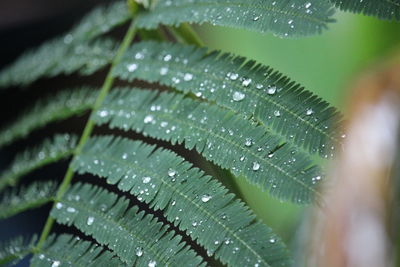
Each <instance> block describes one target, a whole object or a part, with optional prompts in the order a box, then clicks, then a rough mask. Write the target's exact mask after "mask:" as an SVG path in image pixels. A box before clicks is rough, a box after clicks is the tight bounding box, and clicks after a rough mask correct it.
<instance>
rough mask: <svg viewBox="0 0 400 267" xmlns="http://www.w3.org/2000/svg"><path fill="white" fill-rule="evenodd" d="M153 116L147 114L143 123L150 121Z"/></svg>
mask: <svg viewBox="0 0 400 267" xmlns="http://www.w3.org/2000/svg"><path fill="white" fill-rule="evenodd" d="M153 119H154V117H153V116H152V115H147V116H146V117H144V120H143V122H144V123H146V124H147V123H151V122H152V121H153Z"/></svg>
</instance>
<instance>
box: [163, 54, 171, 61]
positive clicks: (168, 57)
mask: <svg viewBox="0 0 400 267" xmlns="http://www.w3.org/2000/svg"><path fill="white" fill-rule="evenodd" d="M171 59H172V56H171V55H166V56H165V57H164V61H165V62H168V61H170V60H171Z"/></svg>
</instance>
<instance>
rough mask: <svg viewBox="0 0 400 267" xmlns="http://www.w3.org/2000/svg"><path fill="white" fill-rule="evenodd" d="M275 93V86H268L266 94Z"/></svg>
mask: <svg viewBox="0 0 400 267" xmlns="http://www.w3.org/2000/svg"><path fill="white" fill-rule="evenodd" d="M275 93H276V86H269V87H268V89H267V94H269V95H273V94H275Z"/></svg>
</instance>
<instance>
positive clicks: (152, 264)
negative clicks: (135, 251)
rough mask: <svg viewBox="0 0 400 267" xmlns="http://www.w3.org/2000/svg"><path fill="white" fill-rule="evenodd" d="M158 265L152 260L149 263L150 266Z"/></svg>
mask: <svg viewBox="0 0 400 267" xmlns="http://www.w3.org/2000/svg"><path fill="white" fill-rule="evenodd" d="M156 265H157V262H156V261H153V260H151V261H150V262H149V264H148V266H149V267H155V266H156Z"/></svg>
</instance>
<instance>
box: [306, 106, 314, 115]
mask: <svg viewBox="0 0 400 267" xmlns="http://www.w3.org/2000/svg"><path fill="white" fill-rule="evenodd" d="M313 113H314V110H312V109H311V108H309V109H307V110H306V115H307V116H310V115H312V114H313Z"/></svg>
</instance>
